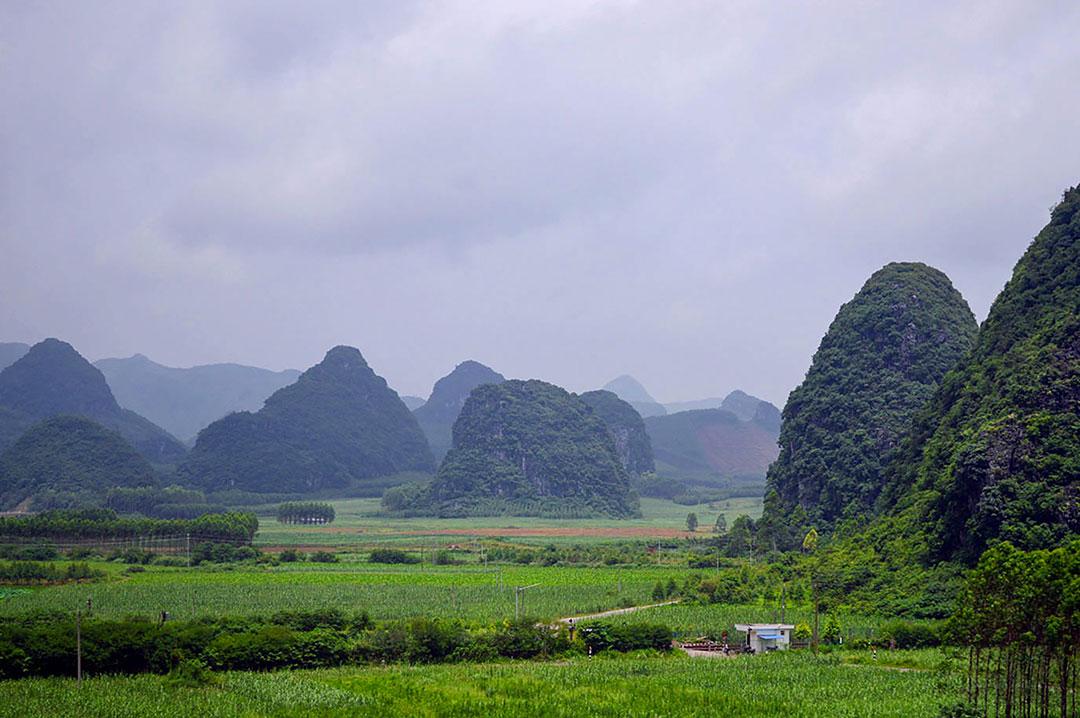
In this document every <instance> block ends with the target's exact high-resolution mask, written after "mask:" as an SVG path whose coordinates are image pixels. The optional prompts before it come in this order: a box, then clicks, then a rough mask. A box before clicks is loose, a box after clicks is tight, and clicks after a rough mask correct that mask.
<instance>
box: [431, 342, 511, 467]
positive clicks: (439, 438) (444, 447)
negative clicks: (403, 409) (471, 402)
mask: <svg viewBox="0 0 1080 718" xmlns="http://www.w3.org/2000/svg"><path fill="white" fill-rule="evenodd" d="M504 381H506V377H504V376H503V375H502V374H500V373H499V372H497V371H495V370H494V369H491V368H490V367H486V366H484V365H483V364H481V363H480V362H477V361H472V360H471V359H470V360H467V361H463V362H461V363H460V364H458V365H457V366H456V367H454V370H453V371H452V372H450V373H449V374H447V375H446V376H444V377H443V378H442V379H439V380H438V381H437V382H435V386H434V387H433V388H432V390H431V396H430V397H428V400H427V401H426V402H424V404H423V406H421V407H419V408H417V409H415V410H414V411H413V415H414V416H415V417H416V420H417V421H418V422H419V423H420V428H421V429H423V431H424V435H425V436H427V439H428V443H429V444H430V445H431V451H432V453H433V454H434V455H435V460H436V461H442V458H443V457H444V456H446V452H447V451H449V450H450V446H451V444H452V443H453V437H452V435H451V431H452V429H453V426H454V422H455V421H457V418H458V414H460V413H461V408H462V407H463V406H465V400H466V399H468V398H469V394H470V393H471V392H472V390H473V389H475V388H476V387H478V386H480V385H482V384H501V383H502V382H504Z"/></svg>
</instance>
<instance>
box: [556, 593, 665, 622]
mask: <svg viewBox="0 0 1080 718" xmlns="http://www.w3.org/2000/svg"><path fill="white" fill-rule="evenodd" d="M678 602H679V599H675V600H674V601H664V602H663V603H650V604H648V605H647V606H630V607H629V608H613V609H612V610H610V611H601V612H600V613H586V614H584V615H582V616H567V617H566V618H560V619H558V621H557V623H569V622H570V621H573V622H575V623H577V622H578V621H587V620H589V619H590V618H607V617H608V616H618V615H621V614H623V613H633V612H634V611H640V610H642V609H643V608H657V607H658V606H670V605H672V604H674V603H678Z"/></svg>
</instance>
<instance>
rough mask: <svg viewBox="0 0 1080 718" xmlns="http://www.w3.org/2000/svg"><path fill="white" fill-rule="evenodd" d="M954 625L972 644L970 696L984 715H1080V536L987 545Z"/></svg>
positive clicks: (956, 636) (965, 642) (956, 637)
mask: <svg viewBox="0 0 1080 718" xmlns="http://www.w3.org/2000/svg"><path fill="white" fill-rule="evenodd" d="M950 630H951V632H952V635H953V638H954V640H955V641H956V642H958V643H961V644H963V645H966V646H967V647H968V675H967V684H966V692H967V699H968V702H969V703H970V704H971V706H972V707H974V708H975V709H976V711H977V714H978V715H989V714H990V713H993V714H994V715H995V716H997V715H1002V716H1005V718H1012V716H1023V717H1024V718H1028V717H1030V716H1037V717H1038V718H1047V717H1049V716H1061V717H1065V716H1076V715H1080V714H1078V713H1077V693H1078V692H1080V681H1078V676H1080V671H1078V669H1080V660H1078V659H1080V540H1076V541H1073V542H1072V543H1070V544H1068V545H1067V546H1064V547H1062V548H1057V549H1054V550H1046V549H1043V550H1036V551H1021V550H1019V549H1017V548H1015V547H1013V546H1012V545H1011V544H1009V543H1007V542H1006V543H1001V544H998V545H996V546H994V547H993V548H990V549H989V550H987V551H986V552H985V553H983V555H982V557H981V558H980V560H979V563H978V565H977V566H976V567H975V569H973V570H972V571H971V573H970V574H969V576H968V581H967V586H966V588H965V590H964V595H963V598H962V600H961V602H960V604H959V608H958V610H957V612H956V614H955V615H954V616H953V618H952V619H951V621H950Z"/></svg>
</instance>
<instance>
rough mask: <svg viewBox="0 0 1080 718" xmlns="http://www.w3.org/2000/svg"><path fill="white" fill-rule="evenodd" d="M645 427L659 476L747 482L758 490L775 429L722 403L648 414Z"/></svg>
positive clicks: (770, 456) (773, 447)
mask: <svg viewBox="0 0 1080 718" xmlns="http://www.w3.org/2000/svg"><path fill="white" fill-rule="evenodd" d="M645 428H646V429H647V430H648V432H649V439H650V440H651V441H652V447H653V454H654V455H655V457H656V465H657V471H658V472H659V473H660V474H661V475H663V476H669V477H676V478H682V479H687V480H691V481H695V482H700V483H707V484H711V485H723V486H726V487H729V488H730V487H733V486H735V485H739V486H748V485H753V486H755V487H757V489H758V490H759V492H760V490H761V489H762V488H763V487H764V483H765V472H766V470H767V469H768V467H769V464H770V463H771V462H772V461H773V459H775V458H776V453H777V448H776V433H775V432H773V431H771V430H770V428H769V427H768V426H762V425H761V424H759V423H756V422H753V421H740V420H739V418H738V417H737V416H735V415H734V414H732V413H731V412H730V411H725V410H724V409H701V410H698V411H681V412H679V413H677V414H668V415H667V416H653V417H649V418H647V419H645ZM759 495H760V493H759Z"/></svg>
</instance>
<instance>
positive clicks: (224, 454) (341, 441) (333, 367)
mask: <svg viewBox="0 0 1080 718" xmlns="http://www.w3.org/2000/svg"><path fill="white" fill-rule="evenodd" d="M433 469H434V465H433V461H432V457H431V450H430V449H429V448H428V445H427V441H426V440H425V439H424V435H423V433H422V432H421V431H420V427H419V426H417V423H416V419H415V418H414V417H413V415H412V414H411V413H410V412H409V410H408V409H406V408H405V405H404V404H402V403H401V399H399V398H398V395H397V394H395V393H394V391H393V390H392V389H390V388H389V387H388V386H387V385H386V380H384V379H383V378H382V377H380V376H378V375H377V374H376V373H375V372H374V371H372V370H371V368H370V367H369V366H368V365H367V362H365V361H364V357H363V356H362V355H361V354H360V352H359V351H357V350H356V349H354V348H352V347H345V346H339V347H334V348H333V349H331V350H330V351H329V352H327V353H326V357H325V358H324V359H323V360H322V362H320V363H319V364H316V365H315V366H313V367H311V368H310V369H308V370H307V371H305V372H304V373H303V374H301V375H300V378H299V379H297V381H296V383H294V384H291V385H289V386H287V387H284V388H283V389H279V390H278V391H276V392H275V393H274V394H273V396H271V397H270V398H269V399H267V400H266V404H265V405H264V406H263V408H262V409H260V410H259V411H258V412H255V413H250V412H246V411H242V412H238V413H235V414H231V415H229V416H227V417H225V418H224V419H221V420H219V421H216V422H214V423H213V424H211V425H210V426H208V427H206V428H205V429H203V430H202V431H201V432H200V433H199V438H198V440H197V441H196V443H195V448H194V449H192V451H191V454H190V456H189V457H188V460H187V461H186V462H184V464H183V465H182V466H181V468H180V473H181V476H182V477H184V478H185V479H186V480H187V481H189V482H191V483H192V484H194V485H196V486H198V487H201V488H203V489H205V490H207V491H221V490H240V491H252V492H300V493H306V492H311V491H317V490H321V489H333V490H340V489H349V488H351V489H359V488H362V487H363V486H364V485H365V483H371V482H369V480H370V479H372V478H375V477H385V476H389V475H393V474H397V473H400V472H407V471H423V472H430V471H432V470H433Z"/></svg>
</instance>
